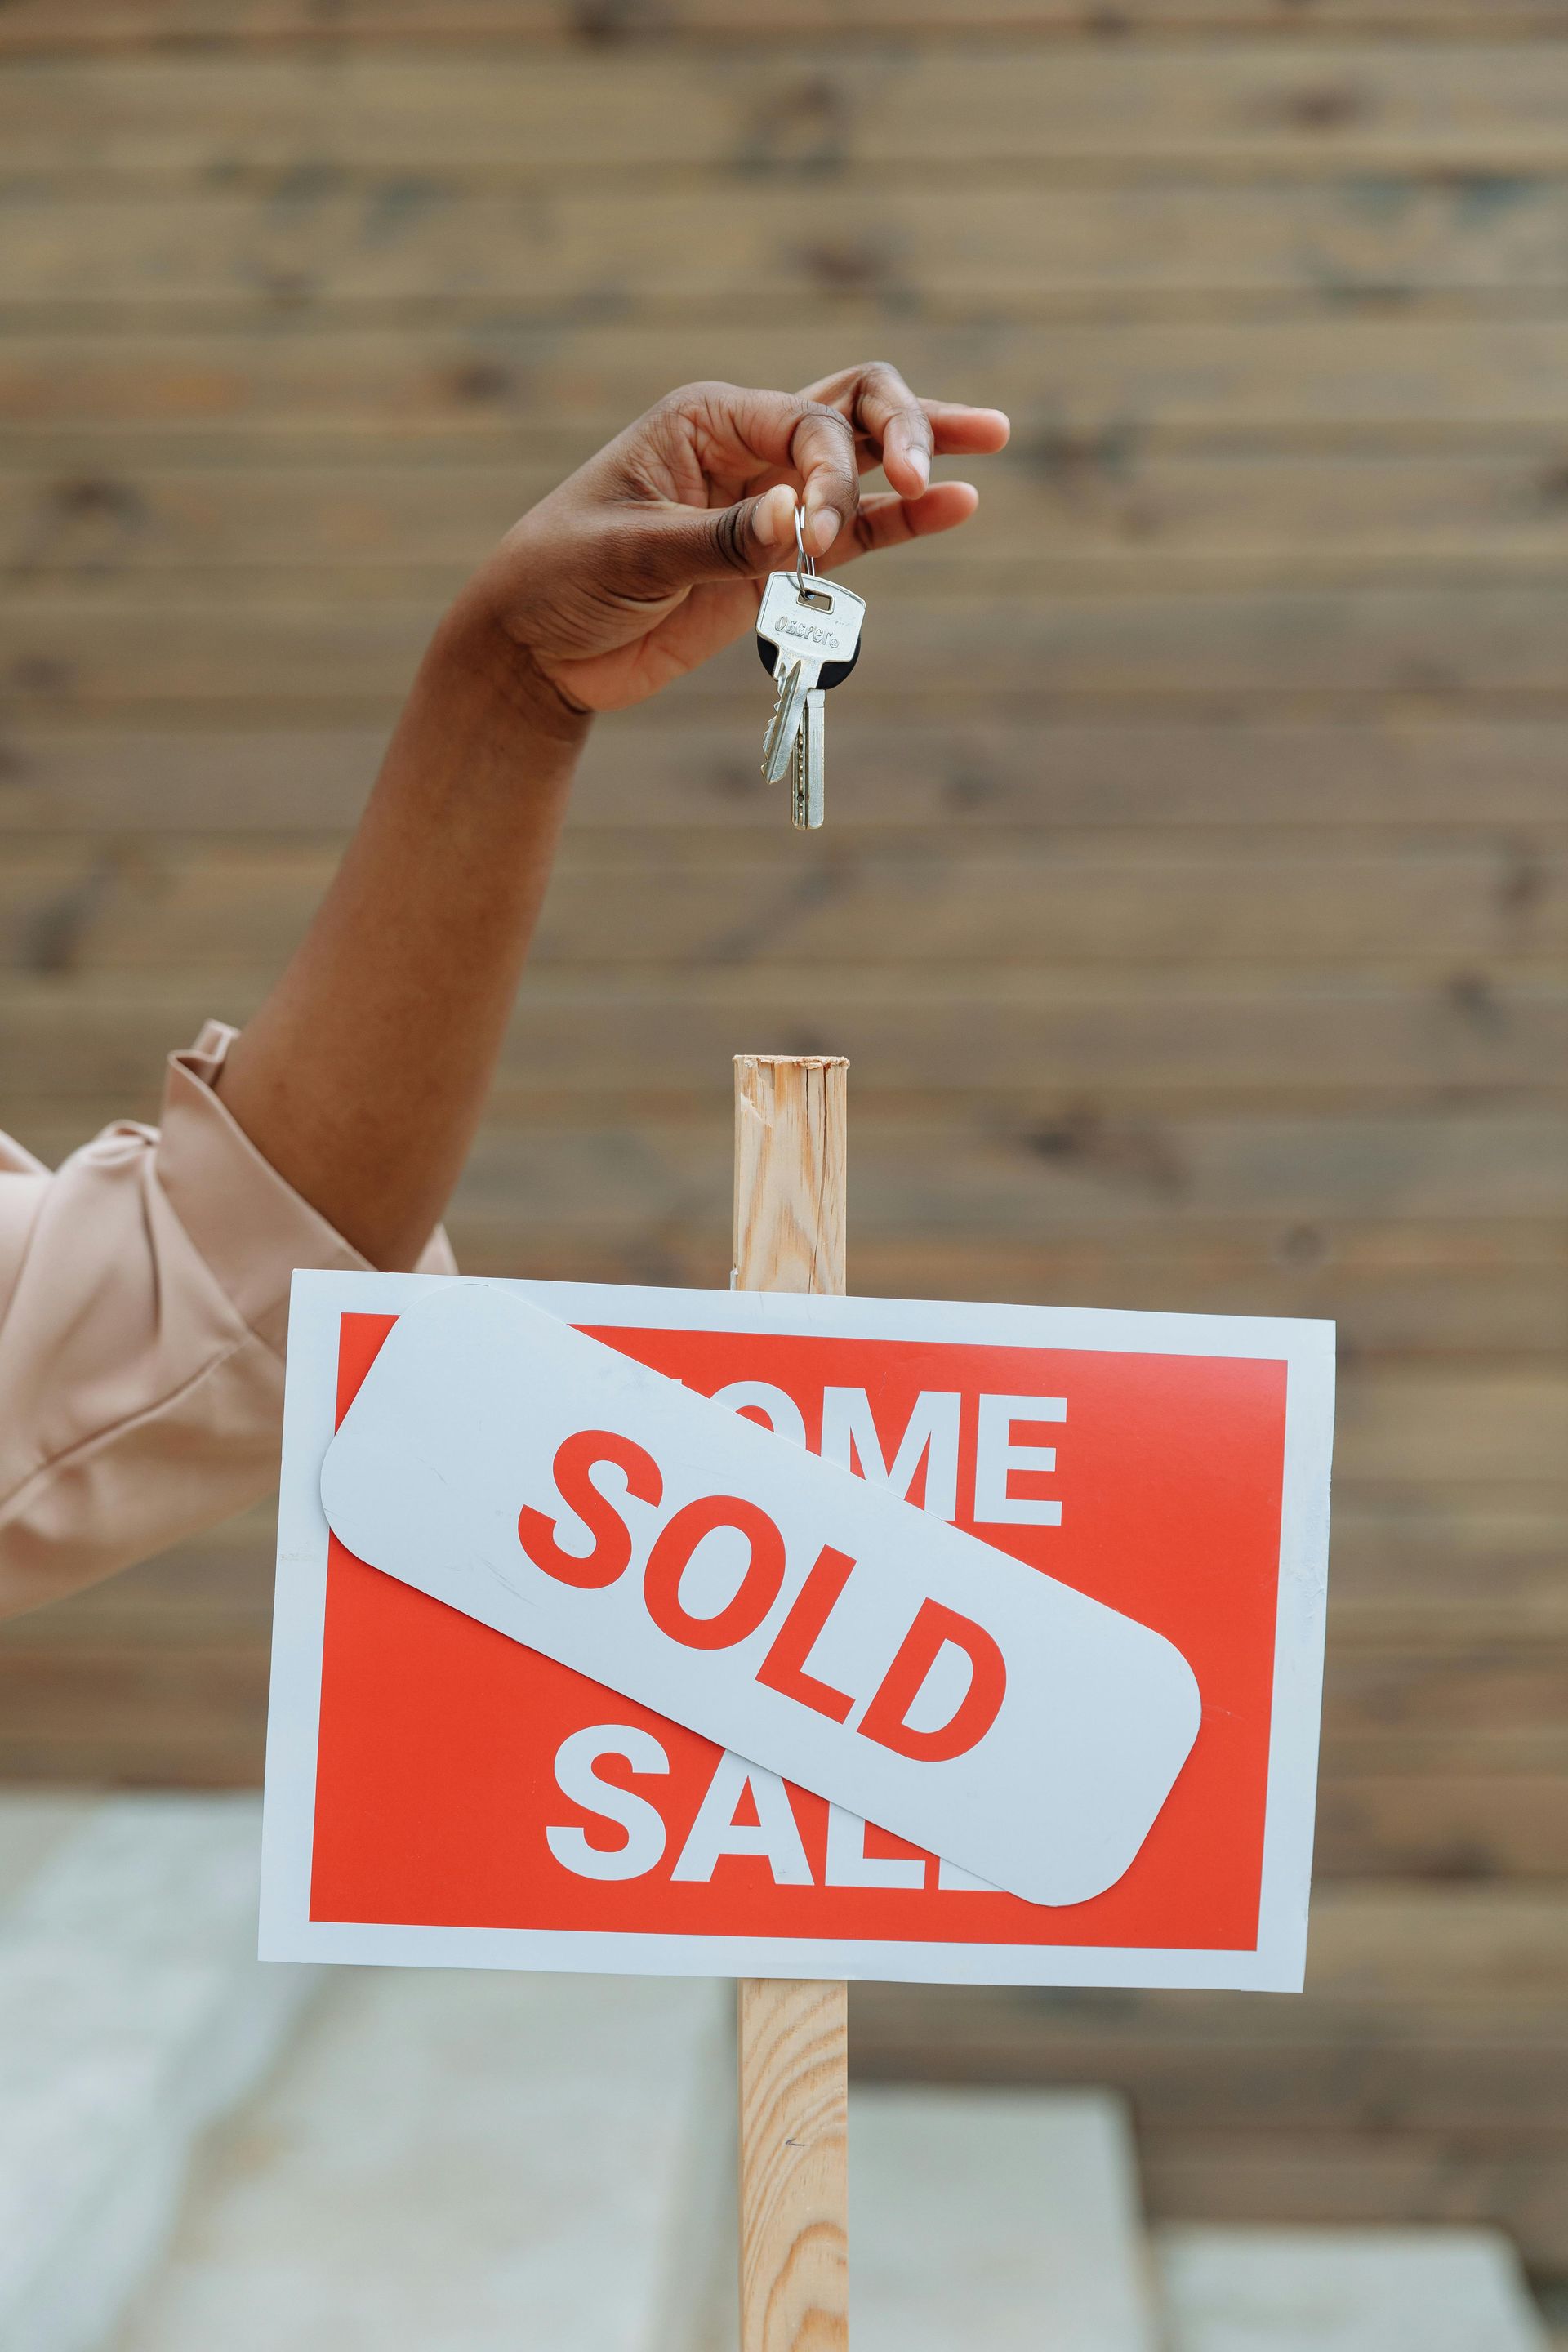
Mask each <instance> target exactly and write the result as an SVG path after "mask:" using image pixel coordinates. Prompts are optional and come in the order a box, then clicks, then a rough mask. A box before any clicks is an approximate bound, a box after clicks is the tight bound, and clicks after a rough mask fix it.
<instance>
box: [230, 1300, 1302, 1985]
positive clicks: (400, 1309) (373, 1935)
mask: <svg viewBox="0 0 1568 2352" xmlns="http://www.w3.org/2000/svg"><path fill="white" fill-rule="evenodd" d="M1330 1424H1331V1338H1330V1335H1329V1333H1328V1330H1327V1328H1326V1327H1324V1326H1321V1325H1301V1324H1278V1323H1276V1324H1269V1323H1265V1322H1260V1321H1257V1320H1246V1321H1244V1320H1241V1319H1238V1318H1187V1317H1164V1316H1161V1317H1154V1316H1149V1317H1142V1316H1128V1315H1095V1314H1090V1313H1088V1312H1086V1311H1082V1310H1073V1311H1070V1312H1069V1311H1064V1310H1045V1309H1030V1308H1006V1307H1002V1308H996V1307H946V1306H931V1305H921V1304H919V1303H916V1302H889V1301H868V1300H853V1299H818V1298H802V1297H773V1296H763V1295H757V1294H750V1295H747V1294H740V1295H737V1294H728V1293H697V1292H684V1293H683V1292H670V1291H665V1292H658V1291H628V1290H615V1289H611V1288H607V1287H605V1286H576V1285H573V1286H567V1285H552V1284H540V1285H529V1284H516V1283H497V1284H490V1283H479V1282H448V1283H441V1282H436V1281H432V1280H430V1279H428V1278H420V1277H413V1276H340V1275H330V1276H329V1275H306V1276H299V1277H297V1279H296V1293H295V1307H294V1314H293V1319H292V1322H291V1327H290V1343H289V1402H288V1413H287V1426H286V1433H285V1448H284V1479H283V1509H282V1515H281V1521H280V1531H279V1588H278V1616H277V1625H276V1631H275V1641H274V1684H273V1707H272V1717H271V1724H270V1728H269V1745H268V1805H267V1840H266V1867H265V1873H264V1904H263V1919H264V1938H263V1949H264V1951H266V1952H267V1953H268V1956H270V1957H279V1958H281V1957H287V1958H312V1957H313V1958H352V1959H367V1958H368V1959H377V1958H387V1959H398V1960H415V1961H420V1960H425V1961H428V1960H437V1961H438V1960H442V1959H451V1960H459V1961H470V1962H481V1963H483V1962H488V1963H489V1964H492V1965H496V1964H499V1965H508V1964H510V1965H521V1966H530V1965H533V1966H556V1967H595V1966H603V1967H628V1968H641V1969H661V1968H662V1969H681V1968H688V1969H697V1970H710V1971H724V1972H731V1971H732V1972H735V1973H757V1974H826V1975H881V1976H906V1977H921V1976H924V1977H933V1978H950V1979H952V1978H957V1979H971V1980H974V1979H983V1980H991V1981H1018V1982H1031V1981H1033V1982H1075V1981H1078V1982H1127V1983H1133V1982H1137V1983H1143V1982H1147V1983H1175V1982H1189V1981H1190V1982H1203V1983H1235V1984H1244V1983H1256V1984H1268V1985H1270V1986H1273V1987H1279V1988H1283V1987H1285V1986H1288V1985H1289V1984H1290V1983H1292V1982H1295V1981H1299V1976H1300V1954H1301V1948H1302V1945H1303V1942H1304V1929H1305V1916H1306V1893H1307V1877H1308V1868H1309V1864H1310V1819H1311V1810H1312V1801H1313V1775H1314V1764H1315V1747H1316V1717H1317V1706H1318V1688H1319V1677H1320V1674H1321V1636H1322V1595H1323V1575H1322V1570H1323V1546H1324V1538H1325V1535H1326V1501H1327V1471H1328V1442H1329V1432H1330ZM400 1596H401V1597H400Z"/></svg>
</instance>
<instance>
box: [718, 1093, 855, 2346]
mask: <svg viewBox="0 0 1568 2352" xmlns="http://www.w3.org/2000/svg"><path fill="white" fill-rule="evenodd" d="M848 1068H849V1065H848V1063H847V1061H844V1060H842V1059H840V1058H838V1057H837V1056H829V1055H792V1054H738V1055H736V1057H735V1227H734V1232H735V1276H734V1280H735V1287H736V1289H737V1290H795V1291H803V1290H804V1291H827V1292H832V1293H834V1294H837V1295H842V1293H843V1291H844V1288H845V1238H844V1234H845V1189H846V1188H845V1173H846V1167H847V1151H846V1132H845V1130H846V1118H847V1072H848ZM738 2026H739V2035H740V2093H741V2184H740V2185H741V2352H845V2347H847V2344H848V2341H849V2216H848V2158H849V2141H848V2123H849V2095H848V2043H849V2032H848V1989H847V1986H845V1985H842V1984H833V1983H819V1982H816V1981H812V1980H806V1981H800V1980H797V1979H783V1978H777V1979H776V1978H769V1977H743V1978H742V1979H741V1983H740V1988H739V2012H738Z"/></svg>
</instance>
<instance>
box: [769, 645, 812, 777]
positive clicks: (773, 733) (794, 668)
mask: <svg viewBox="0 0 1568 2352" xmlns="http://www.w3.org/2000/svg"><path fill="white" fill-rule="evenodd" d="M808 683H809V681H808V679H807V677H806V671H805V663H804V662H802V661H792V662H791V663H790V664H789V666H788V667H787V668H785V667H783V665H782V664H781V666H780V675H779V678H778V698H777V699H776V700H775V702H774V704H773V717H772V719H769V721H768V731H767V734H766V736H765V737H764V738H763V775H764V776H765V777H766V779H767V781H768V782H769V783H770V784H776V783H778V782H780V781H781V780H782V779H783V777H784V775H785V774H786V773H787V772H788V769H789V763H790V761H791V759H792V758H793V757H794V753H795V737H796V736H797V735H798V734H799V732H800V715H801V711H802V709H804V707H805V695H806V688H807V685H808Z"/></svg>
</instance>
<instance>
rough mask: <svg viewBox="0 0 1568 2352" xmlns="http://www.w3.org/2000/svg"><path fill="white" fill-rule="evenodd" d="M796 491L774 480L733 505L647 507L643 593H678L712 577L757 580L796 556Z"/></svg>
mask: <svg viewBox="0 0 1568 2352" xmlns="http://www.w3.org/2000/svg"><path fill="white" fill-rule="evenodd" d="M786 548H787V550H788V552H789V558H790V561H791V562H794V560H795V492H794V490H793V489H791V488H790V486H789V484H788V483H787V482H778V483H775V484H774V486H773V488H772V489H771V490H763V491H762V492H761V493H760V494H759V496H757V497H756V498H752V499H737V500H736V502H735V504H734V505H733V506H729V507H683V506H676V505H674V504H670V505H668V506H666V505H660V506H650V507H645V508H644V509H642V510H641V511H640V513H639V514H638V515H637V526H636V555H635V558H634V562H635V567H636V571H637V579H638V593H639V594H640V595H643V596H679V595H680V594H682V593H684V592H685V591H686V590H687V589H688V588H696V587H699V586H700V584H701V583H703V582H704V581H710V580H737V579H738V580H755V579H757V578H760V577H761V575H762V574H763V573H764V572H772V571H776V570H778V569H779V568H780V567H781V565H782V564H783V562H784V554H783V551H784V549H786Z"/></svg>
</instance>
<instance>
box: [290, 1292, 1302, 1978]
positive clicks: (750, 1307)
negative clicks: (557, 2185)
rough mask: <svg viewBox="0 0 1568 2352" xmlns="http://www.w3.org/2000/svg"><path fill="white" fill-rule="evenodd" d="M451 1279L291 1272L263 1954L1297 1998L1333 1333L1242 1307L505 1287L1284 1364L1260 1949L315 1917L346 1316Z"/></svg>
mask: <svg viewBox="0 0 1568 2352" xmlns="http://www.w3.org/2000/svg"><path fill="white" fill-rule="evenodd" d="M473 1278H474V1277H471V1276H470V1277H465V1276H443V1275H407V1274H404V1275H379V1274H345V1273H318V1272H308V1271H307V1272H300V1273H297V1274H296V1275H295V1276H294V1283H293V1294H292V1300H291V1305H290V1311H289V1372H288V1382H287V1392H286V1398H285V1403H284V1417H283V1421H284V1456H283V1458H284V1462H285V1464H286V1465H287V1470H286V1475H285V1480H284V1484H283V1487H282V1490H281V1494H280V1496H279V1524H278V1580H277V1588H276V1593H275V1598H274V1604H273V1632H272V1676H271V1697H270V1703H269V1706H268V1726H267V1785H266V1802H265V1810H264V1815H263V1826H262V1862H261V1929H260V1945H259V1949H260V1956H261V1958H263V1959H265V1960H300V1961H327V1962H334V1961H335V1962H342V1963H344V1964H346V1965H356V1966H363V1965H366V1964H381V1965H384V1966H396V1967H407V1968H494V1969H561V1970H570V1971H574V1972H587V1973H601V1974H606V1975H636V1976H779V1977H821V1978H829V1979H837V1978H847V1979H879V1980H881V1981H884V1982H893V1983H912V1984H918V1983H931V1984H994V1985H1041V1986H1044V1985H1060V1986H1066V1985H1084V1986H1107V1987H1110V1986H1118V1987H1128V1988H1148V1989H1151V1990H1155V1989H1166V1988H1170V1989H1175V1990H1181V1989H1184V1988H1191V1989H1194V1990H1221V1991H1223V1990H1237V1991H1257V1992H1297V1991H1300V1987H1301V1982H1302V1977H1303V1973H1304V1969H1305V1966H1306V1950H1307V1899H1306V1897H1307V1888H1308V1885H1309V1884H1310V1874H1311V1860H1312V1832H1313V1820H1314V1814H1315V1811H1316V1802H1317V1769H1318V1737H1319V1723H1320V1717H1321V1696H1322V1673H1323V1641H1324V1630H1325V1622H1326V1613H1327V1598H1328V1548H1329V1518H1328V1494H1329V1471H1330V1463H1331V1452H1332V1444H1333V1393H1334V1327H1333V1325H1332V1324H1331V1323H1326V1322H1308V1321H1300V1320H1293V1319H1291V1320H1288V1319H1285V1318H1269V1317H1262V1316H1237V1315H1173V1314H1145V1313H1140V1312H1133V1311H1128V1310H1123V1309H1120V1308H1112V1307H1017V1306H988V1305H980V1304H971V1303H956V1302H952V1301H948V1300H927V1299H906V1298H854V1297H851V1298H825V1297H809V1296H805V1295H802V1294H799V1293H791V1292H773V1291H725V1290H669V1289H657V1288H651V1287H644V1286H636V1285H623V1284H618V1283H587V1282H531V1281H500V1282H498V1283H497V1284H496V1287H498V1288H500V1289H503V1290H516V1291H518V1292H521V1295H522V1296H523V1297H526V1298H529V1299H531V1301H532V1302H533V1304H534V1305H535V1306H537V1307H542V1308H544V1309H545V1310H546V1312H548V1313H550V1314H552V1315H556V1316H559V1317H560V1318H562V1319H563V1321H565V1322H568V1323H574V1324H583V1325H588V1326H590V1327H592V1326H595V1325H597V1326H600V1327H608V1326H612V1325H620V1326H623V1327H628V1328H645V1329H677V1330H710V1331H750V1332H756V1333H785V1334H794V1335H799V1336H806V1337H825V1336H834V1337H837V1338H842V1339H923V1340H930V1341H931V1342H933V1343H935V1344H939V1345H940V1344H947V1345H969V1346H979V1347H986V1346H989V1347H1032V1348H1059V1349H1075V1348H1076V1349H1092V1350H1094V1351H1095V1352H1097V1353H1100V1354H1110V1353H1118V1352H1128V1353H1133V1354H1138V1355H1170V1356H1232V1357H1250V1358H1264V1359H1266V1360H1270V1361H1273V1362H1283V1363H1284V1364H1285V1365H1286V1367H1287V1388H1286V1408H1285V1462H1284V1486H1283V1507H1282V1510H1281V1540H1280V1559H1279V1611H1278V1616H1277V1619H1276V1626H1275V1654H1274V1686H1273V1709H1272V1717H1271V1722H1270V1737H1269V1764H1268V1801H1267V1811H1266V1816H1265V1822H1264V1836H1263V1869H1262V1882H1261V1886H1260V1890H1259V1905H1258V1943H1257V1946H1256V1948H1254V1949H1252V1950H1250V1951H1237V1950H1214V1949H1207V1950H1203V1949H1191V1948H1152V1947H1149V1946H1144V1945H1139V1946H1136V1947H1131V1948H1114V1947H1110V1946H1103V1945H1089V1946H1084V1945H1079V1944H1027V1945H1020V1944H1012V1943H1006V1944H1002V1943H998V1944H984V1943H962V1944H942V1943H930V1942H920V1943H891V1942H888V1943H884V1942H881V1941H870V1942H868V1941H859V1940H854V1941H847V1942H846V1941H842V1940H837V1939H834V1938H829V1937H726V1936H654V1935H629V1934H625V1933H622V1932H620V1931H615V1932H605V1933H590V1932H582V1931H569V1932H568V1931H558V1930H547V1929H541V1928H526V1927H401V1926H395V1925H383V1924H377V1923H372V1922H364V1923H361V1922H353V1923H342V1922H333V1921H326V1920H316V1919H312V1918H311V1917H310V1867H311V1851H312V1843H313V1835H314V1820H315V1791H316V1743H317V1727H318V1722H319V1717H320V1713H321V1654H322V1638H323V1631H324V1625H325V1612H326V1591H327V1546H328V1528H327V1522H326V1517H325V1515H324V1514H323V1512H322V1509H321V1494H320V1475H319V1474H320V1467H321V1454H324V1453H325V1451H326V1444H327V1441H328V1439H329V1438H330V1436H331V1431H332V1426H333V1418H334V1415H333V1407H334V1402H335V1396H336V1387H337V1355H338V1348H337V1337H338V1322H339V1318H340V1317H341V1316H342V1314H344V1313H353V1314H362V1315H375V1314H383V1315H400V1314H402V1313H403V1312H404V1311H405V1309H406V1308H407V1307H409V1306H410V1305H411V1304H412V1302H413V1301H414V1300H415V1299H416V1298H417V1297H421V1296H422V1295H424V1294H425V1293H426V1291H430V1290H435V1289H439V1288H443V1287H446V1286H447V1285H449V1284H450V1283H451V1282H452V1281H453V1280H465V1279H473Z"/></svg>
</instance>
